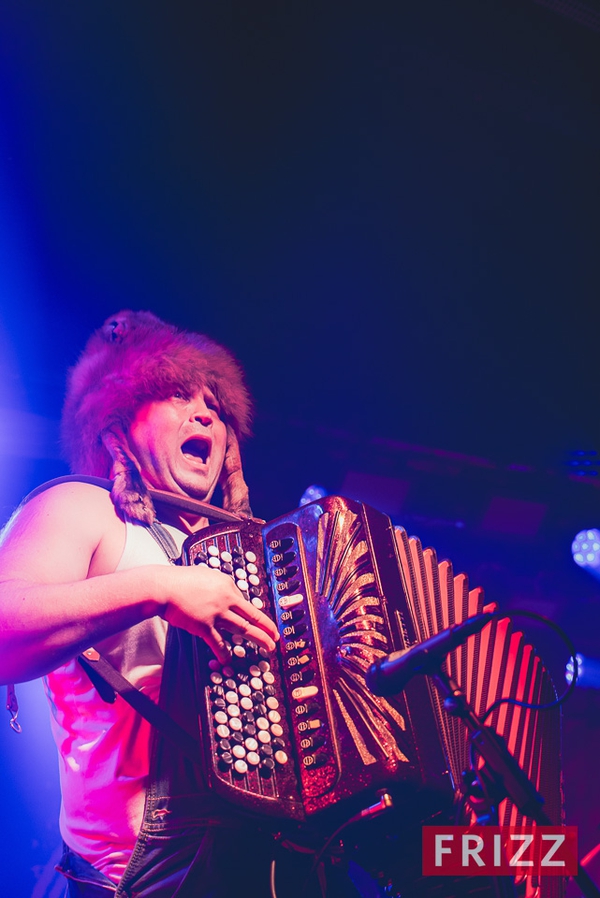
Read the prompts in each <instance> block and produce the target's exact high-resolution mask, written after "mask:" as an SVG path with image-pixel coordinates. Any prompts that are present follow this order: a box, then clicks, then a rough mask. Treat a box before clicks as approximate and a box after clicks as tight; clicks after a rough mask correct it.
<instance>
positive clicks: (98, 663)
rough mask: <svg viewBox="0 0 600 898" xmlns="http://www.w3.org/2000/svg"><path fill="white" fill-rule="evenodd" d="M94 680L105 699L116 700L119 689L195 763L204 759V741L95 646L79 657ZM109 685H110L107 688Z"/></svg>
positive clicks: (128, 700) (131, 703)
mask: <svg viewBox="0 0 600 898" xmlns="http://www.w3.org/2000/svg"><path fill="white" fill-rule="evenodd" d="M77 660H78V661H79V663H80V664H81V666H82V667H83V669H84V670H85V672H86V673H87V674H88V676H89V678H90V680H91V681H92V683H93V684H94V686H96V688H97V689H98V692H99V693H100V695H101V696H102V698H103V699H104V701H109V702H114V700H115V698H116V695H115V693H118V694H119V695H120V696H121V698H123V699H125V701H126V702H127V703H128V704H129V705H131V707H132V708H134V709H135V710H136V711H137V712H138V714H141V715H142V717H144V718H145V719H146V720H147V721H149V722H150V723H151V724H152V726H153V727H154V728H155V729H157V730H158V731H159V732H160V733H162V735H163V736H165V737H166V738H167V739H169V740H170V741H171V742H173V743H174V744H175V745H176V746H177V747H178V748H179V749H180V750H181V751H182V752H183V753H184V755H185V756H186V757H187V758H189V759H190V760H191V761H193V762H194V764H199V763H200V760H201V755H200V745H199V743H198V742H196V740H195V739H194V738H193V737H192V736H190V734H189V733H188V732H187V731H186V730H184V729H183V727H180V726H179V724H178V723H176V722H175V721H174V720H173V718H172V717H170V716H169V714H167V712H166V711H163V709H162V708H160V707H159V706H158V705H157V704H156V703H155V702H153V701H152V699H151V698H148V696H147V695H145V694H144V693H143V692H140V690H139V689H138V688H137V687H136V686H134V685H133V683H130V682H129V680H127V679H126V678H125V677H124V676H122V675H121V674H120V673H119V671H118V670H117V669H116V667H113V665H112V664H111V663H110V661H107V660H106V658H103V657H102V655H101V654H100V653H99V652H97V651H96V650H95V649H87V651H85V652H82V654H81V655H80V656H79V657H78V659H77ZM107 686H109V687H110V689H109V690H107V688H106V687H107Z"/></svg>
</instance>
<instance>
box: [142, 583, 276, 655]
mask: <svg viewBox="0 0 600 898" xmlns="http://www.w3.org/2000/svg"><path fill="white" fill-rule="evenodd" d="M156 577H157V595H158V596H166V599H165V601H164V606H163V610H161V612H160V615H161V617H163V618H164V619H165V620H166V621H168V622H169V623H170V624H173V626H175V627H180V628H181V629H182V630H187V631H188V633H192V635H194V636H200V637H201V638H202V639H203V640H204V641H205V642H206V643H207V645H208V646H209V648H210V649H212V651H213V652H214V654H215V656H216V657H217V659H218V660H219V661H220V662H221V663H222V664H226V663H227V662H228V661H229V650H228V648H227V646H226V644H225V638H224V637H223V633H222V631H226V632H227V633H231V634H240V635H241V636H245V637H246V638H247V639H249V640H251V641H252V642H255V643H256V644H257V645H259V646H262V647H263V648H265V649H267V650H268V651H269V652H272V651H273V650H274V649H275V643H276V641H277V640H278V639H279V633H278V631H277V627H276V626H275V624H274V623H273V621H272V620H271V619H270V618H269V617H267V615H266V614H264V613H263V612H262V611H259V610H258V608H255V607H254V605H252V603H251V602H249V601H248V599H247V598H246V597H245V596H244V595H243V594H242V592H241V590H240V589H238V587H237V586H236V585H235V583H234V582H233V580H232V579H231V577H229V576H228V575H227V574H224V573H222V572H221V571H216V570H213V569H212V568H208V567H204V566H200V567H169V568H167V567H165V568H162V567H157V568H156Z"/></svg>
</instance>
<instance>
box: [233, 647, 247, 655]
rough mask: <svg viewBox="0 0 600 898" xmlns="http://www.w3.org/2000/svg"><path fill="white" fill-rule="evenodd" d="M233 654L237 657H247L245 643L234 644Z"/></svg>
mask: <svg viewBox="0 0 600 898" xmlns="http://www.w3.org/2000/svg"><path fill="white" fill-rule="evenodd" d="M233 655H234V657H235V658H245V657H246V649H245V648H244V646H243V645H234V647H233Z"/></svg>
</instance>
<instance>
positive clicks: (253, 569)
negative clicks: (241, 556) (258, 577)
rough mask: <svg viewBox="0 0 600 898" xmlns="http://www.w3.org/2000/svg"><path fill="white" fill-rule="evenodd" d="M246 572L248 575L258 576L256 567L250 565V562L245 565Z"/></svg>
mask: <svg viewBox="0 0 600 898" xmlns="http://www.w3.org/2000/svg"><path fill="white" fill-rule="evenodd" d="M246 571H247V572H248V573H249V574H258V568H257V567H256V565H255V564H252V562H250V563H249V564H247V565H246Z"/></svg>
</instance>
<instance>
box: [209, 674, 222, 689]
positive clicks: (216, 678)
mask: <svg viewBox="0 0 600 898" xmlns="http://www.w3.org/2000/svg"><path fill="white" fill-rule="evenodd" d="M210 682H211V683H214V684H215V686H219V685H220V684H221V683H222V682H223V674H221V673H218V672H217V671H213V672H212V673H211V675H210Z"/></svg>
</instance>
